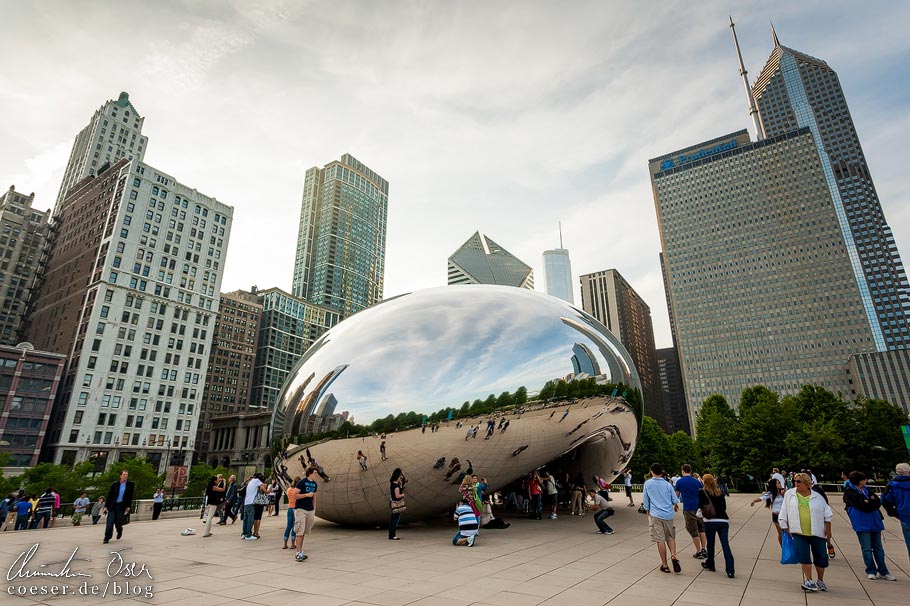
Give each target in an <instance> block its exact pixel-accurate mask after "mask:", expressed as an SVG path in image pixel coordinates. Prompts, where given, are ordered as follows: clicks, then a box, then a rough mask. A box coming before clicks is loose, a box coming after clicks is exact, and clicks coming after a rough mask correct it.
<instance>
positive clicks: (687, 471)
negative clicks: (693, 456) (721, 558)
mask: <svg viewBox="0 0 910 606" xmlns="http://www.w3.org/2000/svg"><path fill="white" fill-rule="evenodd" d="M702 488H703V486H702V483H701V482H700V481H698V480H696V479H695V478H694V477H692V466H691V465H689V464H688V463H686V464H685V465H683V466H682V477H681V478H679V479H678V480H676V496H678V497H679V500H680V501H682V504H683V519H685V521H686V532H688V533H689V536H690V537H692V542H693V543H694V544H695V555H693V556H692V557H693V558H697V559H700V560H704V559H706V558H707V557H708V551H707V549H706V548H707V546H708V542H707V537H706V536H705V521H704V519H703V518H700V517H698V516H697V515H696V513H698V491H699V490H701V489H702Z"/></svg>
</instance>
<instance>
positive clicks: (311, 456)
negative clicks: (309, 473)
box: [306, 448, 313, 463]
mask: <svg viewBox="0 0 910 606" xmlns="http://www.w3.org/2000/svg"><path fill="white" fill-rule="evenodd" d="M306 460H307V463H312V462H313V455H311V454H310V449H309V448H307V449H306Z"/></svg>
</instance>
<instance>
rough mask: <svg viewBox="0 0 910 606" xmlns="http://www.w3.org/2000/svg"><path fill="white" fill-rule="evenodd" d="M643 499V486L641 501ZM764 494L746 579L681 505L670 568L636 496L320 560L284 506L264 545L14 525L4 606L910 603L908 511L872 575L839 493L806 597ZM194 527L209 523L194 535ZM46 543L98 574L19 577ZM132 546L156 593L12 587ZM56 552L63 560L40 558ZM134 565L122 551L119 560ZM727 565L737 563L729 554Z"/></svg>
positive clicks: (742, 513)
mask: <svg viewBox="0 0 910 606" xmlns="http://www.w3.org/2000/svg"><path fill="white" fill-rule="evenodd" d="M639 498H640V495H638V494H636V495H635V499H636V503H637V502H638V500H639ZM751 498H752V497H751V495H734V496H733V497H731V498H730V500H729V504H728V510H729V511H730V514H731V545H732V548H733V552H734V554H735V557H736V578H735V579H728V578H727V577H726V575H724V574H723V572H716V573H709V572H705V571H703V570H702V568H701V566H700V561H699V560H694V559H693V558H692V557H691V556H692V553H693V546H692V543H691V541H690V540H689V539H688V536H687V535H685V532H684V530H683V528H682V515H681V514H678V516H677V533H678V534H677V536H678V538H679V545H680V561H681V562H682V567H683V571H682V574H679V575H673V574H669V575H668V574H664V573H661V572H660V571H659V570H658V565H659V559H658V556H657V550H656V548H655V547H654V546H653V545H652V544H651V543H650V542H649V540H648V529H647V522H646V518H645V516H644V515H641V514H639V513H637V511H636V509H633V508H629V507H625V506H624V505H625V501H624V500H623V499H622V498H621V497H620V496H618V495H617V496H616V497H615V499H614V503H613V504H614V505H616V506H617V507H616V515H615V516H614V517H612V518H610V519H609V522H610V523H611V525H612V526H613V528H614V529H615V530H616V533H615V534H614V535H612V536H604V535H600V534H597V533H595V528H594V521H593V517H592V516H591V515H590V514H589V515H587V516H585V517H584V518H578V517H573V516H569V515H561V516H560V517H559V519H557V520H549V519H546V518H545V519H543V520H540V521H537V520H527V519H521V518H516V517H515V516H507V517H508V519H509V520H510V521H511V522H512V527H511V528H509V529H507V530H485V531H482V534H481V536H480V537H479V538H478V540H477V543H476V545H475V546H474V547H471V548H469V547H453V546H452V544H451V537H452V535H453V534H454V532H455V526H454V523H451V524H450V523H446V522H445V521H443V520H440V521H438V522H433V523H427V524H413V525H406V526H404V527H402V528H401V529H400V531H399V535H400V536H401V540H400V541H389V540H388V539H387V538H386V531H385V530H381V529H373V530H354V529H347V528H342V527H339V526H336V525H333V524H329V523H325V522H322V521H318V522H317V524H316V528H315V530H314V533H313V535H312V536H311V537H309V538H307V540H306V544H305V551H306V552H307V553H308V554H309V556H310V558H309V560H307V561H305V562H302V563H297V562H295V561H294V559H293V554H294V551H293V550H292V549H288V550H282V549H281V546H280V543H281V534H282V532H283V529H284V523H285V512H284V510H282V511H281V515H280V516H279V517H271V518H264V519H263V525H262V529H261V531H260V534H261V535H262V540H260V541H256V542H247V541H241V540H240V522H239V521H238V522H237V524H235V525H233V526H226V527H225V526H215V527H214V529H215V530H214V532H215V535H214V536H212V537H209V538H203V537H202V536H201V534H202V524H200V523H199V522H200V521H199V520H198V519H195V518H172V519H160V520H158V521H155V522H152V521H148V522H134V523H133V524H130V525H129V526H127V527H126V528H125V529H124V530H125V532H124V537H123V539H122V540H120V541H112V542H111V543H110V544H109V545H102V544H101V539H102V534H103V526H101V525H98V526H81V527H62V528H56V529H50V530H36V531H28V532H15V533H9V532H8V533H2V535H0V570H3V572H4V578H3V579H2V581H3V595H2V597H0V604H4V605H6V604H9V605H10V606H18V605H21V606H26V605H30V604H35V603H41V604H53V605H58V604H59V605H66V604H80V605H83V606H88V605H89V604H118V605H120V604H126V603H128V602H129V603H131V604H135V603H137V602H140V603H142V602H144V603H151V604H175V605H178V604H179V605H183V604H187V605H193V606H195V605H199V606H222V605H224V606H228V605H231V606H240V605H243V606H255V605H268V606H284V605H287V604H299V605H301V606H341V605H343V604H345V605H348V606H360V605H374V606H402V605H404V604H410V605H419V606H466V605H469V604H477V605H486V604H489V605H493V606H511V605H513V604H514V605H516V606H518V605H520V606H537V605H547V606H549V605H576V604H577V605H585V606H592V605H597V604H610V605H611V606H612V605H627V604H628V605H635V606H644V605H646V606H663V605H670V604H674V605H676V606H685V605H690V604H711V605H728V604H730V605H735V604H739V605H742V606H753V605H754V606H776V605H777V604H813V605H814V604H833V605H845V606H846V605H850V606H863V605H867V604H877V605H880V606H897V605H898V604H900V605H904V606H905V605H906V604H907V603H908V601H910V578H908V572H910V563H908V557H907V550H906V548H905V546H904V543H903V540H902V538H901V536H900V527H899V526H898V525H897V524H896V523H895V520H893V519H891V518H888V519H886V527H887V530H886V533H885V550H886V553H887V556H888V565H889V567H890V568H891V572H892V574H894V575H895V576H897V577H898V581H897V582H888V581H883V580H880V581H868V580H866V578H865V574H864V571H863V564H862V557H861V555H860V550H859V545H858V543H857V540H856V536H855V534H854V533H853V532H852V531H851V530H850V526H849V522H848V521H847V519H846V514H845V512H844V511H843V507H842V506H841V505H840V503H839V500H838V497H837V495H835V496H834V498H833V499H832V501H833V503H832V504H833V509H834V511H835V520H834V539H835V543H836V546H837V558H836V559H835V560H833V561H832V563H831V567H830V568H829V570H828V574H827V576H826V579H825V580H826V581H827V582H828V585H829V587H830V591H829V592H828V593H817V594H809V595H806V594H804V593H803V591H802V590H801V589H800V588H799V581H800V572H799V568H798V567H797V566H781V565H780V564H779V563H778V560H779V557H780V550H779V547H778V544H777V539H776V534H775V532H774V530H773V528H772V527H771V524H770V514H769V513H768V510H767V509H765V508H764V507H760V506H758V505H756V506H755V507H753V508H750V507H749V501H750V500H751ZM406 515H407V514H405V519H406ZM188 525H189V526H192V527H193V528H195V529H196V531H197V533H198V534H196V535H194V536H181V535H180V531H181V530H183V529H184V528H186V527H187V526H188ZM36 542H39V543H40V547H39V550H38V552H37V553H36V554H35V556H34V557H33V559H32V560H31V561H30V562H29V564H28V566H27V569H29V570H40V571H44V570H47V571H59V570H60V568H61V567H62V566H63V562H64V561H65V560H66V559H67V558H68V557H69V556H70V554H71V553H72V551H73V549H74V547H75V546H79V550H78V552H77V554H76V557H77V558H87V559H90V560H91V561H85V560H83V559H74V560H73V562H72V563H71V564H70V570H71V571H74V572H75V571H79V572H85V573H90V574H92V575H93V576H92V578H90V579H88V578H85V577H83V578H78V579H70V580H62V579H61V580H59V581H56V580H55V579H49V578H41V579H34V578H32V579H27V580H23V579H15V580H14V581H13V582H12V583H9V582H7V579H6V575H7V570H8V568H9V567H10V565H11V564H13V562H14V560H15V559H16V557H17V556H18V555H19V554H20V553H22V552H23V551H25V550H27V549H28V548H29V547H30V546H31V545H33V544H34V543H36ZM118 549H119V550H121V551H120V557H122V559H123V562H124V563H128V562H136V563H137V564H145V565H146V567H147V568H148V569H149V570H150V572H151V575H152V576H153V577H154V580H150V579H148V578H147V577H145V576H141V575H140V577H138V580H139V582H140V586H145V585H149V584H151V585H152V587H153V591H154V597H152V598H149V599H144V598H143V599H141V598H130V599H126V598H124V597H123V595H122V594H121V595H120V596H114V595H112V594H113V590H112V589H111V586H110V585H108V590H107V595H105V596H103V597H102V596H101V595H100V594H99V595H95V596H91V595H89V596H77V597H72V596H57V597H53V596H29V597H25V598H23V597H10V596H9V595H8V594H7V590H8V589H9V587H11V586H12V587H14V588H15V587H17V586H20V585H25V586H29V585H35V584H53V583H55V582H56V583H57V584H69V585H71V586H79V584H81V583H82V582H83V581H87V582H88V583H89V584H95V585H98V586H99V587H100V588H104V587H105V585H106V583H108V581H109V578H108V576H107V574H106V572H105V569H107V568H108V565H109V563H110V561H111V559H112V556H111V553H110V552H111V551H113V550H118ZM50 562H56V563H54V564H51V565H50V566H48V567H46V568H39V567H38V564H40V563H50ZM120 567H121V566H120V563H119V561H118V562H116V563H115V565H114V566H113V568H112V569H111V570H113V571H116V569H117V568H120ZM17 569H18V567H14V570H17ZM133 570H134V571H136V572H139V571H140V570H141V568H140V567H139V566H136V567H135V568H134V569H133ZM718 570H719V571H720V570H723V564H722V558H721V560H719V561H718ZM110 580H113V581H115V582H117V583H119V584H120V587H121V588H122V586H123V583H124V581H131V582H132V583H133V587H135V586H136V580H137V579H136V578H133V579H125V578H123V575H122V574H121V575H120V576H115V577H114V578H113V579H110Z"/></svg>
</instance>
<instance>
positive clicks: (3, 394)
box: [0, 343, 65, 474]
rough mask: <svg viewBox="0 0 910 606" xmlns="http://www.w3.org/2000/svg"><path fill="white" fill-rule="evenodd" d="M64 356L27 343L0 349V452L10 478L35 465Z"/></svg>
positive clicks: (47, 424)
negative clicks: (2, 453) (3, 455)
mask: <svg viewBox="0 0 910 606" xmlns="http://www.w3.org/2000/svg"><path fill="white" fill-rule="evenodd" d="M64 358H65V356H63V355H60V354H56V353H49V352H46V351H37V350H35V348H34V347H33V346H32V344H31V343H20V344H19V345H17V346H16V347H6V346H4V345H0V452H7V453H9V454H10V458H9V460H8V461H7V462H6V468H7V471H8V472H9V473H11V474H19V473H22V472H23V471H24V470H25V469H26V468H28V467H34V466H35V465H37V464H38V457H39V455H40V454H41V447H42V445H43V443H44V436H45V435H46V434H47V432H48V429H49V424H50V419H51V411H52V408H53V405H54V398H55V397H56V396H57V389H58V387H59V386H60V377H61V376H62V374H63V361H64Z"/></svg>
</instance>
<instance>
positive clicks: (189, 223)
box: [28, 159, 233, 472]
mask: <svg viewBox="0 0 910 606" xmlns="http://www.w3.org/2000/svg"><path fill="white" fill-rule="evenodd" d="M232 216H233V208H232V207H230V206H227V205H225V204H223V203H221V202H219V201H217V200H215V199H214V198H210V197H208V196H206V195H204V194H202V193H200V192H199V191H197V190H196V189H193V188H190V187H187V186H185V185H183V184H181V183H179V182H178V181H177V180H176V179H174V177H172V176H170V175H167V174H165V173H163V172H161V171H159V170H157V169H155V168H153V167H151V166H149V165H147V164H144V163H142V162H140V161H139V160H138V159H134V160H132V161H129V160H127V159H121V160H119V161H117V162H114V163H113V164H112V165H111V166H110V167H108V168H104V169H102V170H99V172H97V173H96V174H95V175H91V176H88V177H86V178H84V179H82V180H81V181H79V182H78V183H77V184H76V185H75V186H73V187H72V188H70V189H69V190H68V193H67V195H66V197H65V198H64V200H63V203H62V204H61V205H60V206H59V208H58V212H57V214H56V215H55V217H56V220H57V222H58V223H59V227H58V228H57V231H56V236H55V241H54V244H53V248H52V251H51V255H50V259H49V261H48V264H47V269H46V271H45V272H44V274H43V282H42V284H41V285H40V291H39V294H38V297H37V299H36V302H35V306H34V312H33V314H32V316H31V320H30V324H29V329H28V337H29V340H30V341H32V343H34V345H35V346H36V347H37V348H38V349H42V350H46V351H59V352H61V353H64V354H66V355H67V361H66V370H65V374H64V381H63V384H62V386H61V394H60V396H59V397H58V398H57V404H56V406H55V409H54V419H53V422H52V423H51V428H50V430H49V432H48V435H47V438H46V439H45V446H46V451H48V453H47V454H48V455H49V458H52V460H53V461H54V462H56V463H61V462H63V463H67V464H72V463H74V462H78V461H83V460H92V461H94V462H95V464H96V469H99V470H103V469H104V467H105V466H106V465H107V464H109V463H111V462H114V461H117V460H118V459H119V458H121V457H140V458H146V459H148V460H150V461H151V462H152V463H153V464H154V465H156V466H159V467H158V470H159V472H160V471H163V468H162V466H160V464H161V462H162V460H163V459H165V457H166V455H167V454H168V453H171V452H172V451H176V453H179V454H178V455H177V456H178V460H180V461H182V460H183V457H184V456H185V455H184V453H185V452H189V451H191V450H192V448H193V441H194V440H195V437H196V425H197V421H198V418H199V403H200V398H201V395H202V388H203V386H204V385H205V381H206V372H207V369H208V363H209V354H210V342H211V332H210V331H212V330H213V328H214V325H215V318H216V317H217V314H218V309H219V296H218V293H219V290H220V286H221V277H222V273H223V271H224V261H225V257H226V252H227V244H228V239H229V237H230V231H231V226H232ZM164 462H165V465H166V464H167V461H166V460H165V461H164Z"/></svg>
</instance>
